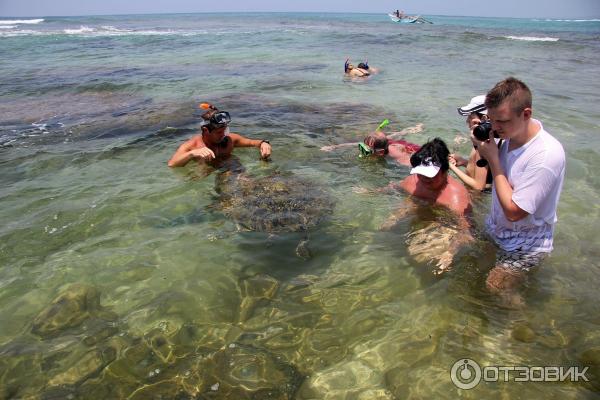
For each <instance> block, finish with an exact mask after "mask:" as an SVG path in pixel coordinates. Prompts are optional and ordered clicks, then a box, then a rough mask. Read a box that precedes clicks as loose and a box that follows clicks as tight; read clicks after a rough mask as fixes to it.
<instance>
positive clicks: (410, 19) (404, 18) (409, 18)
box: [388, 13, 433, 24]
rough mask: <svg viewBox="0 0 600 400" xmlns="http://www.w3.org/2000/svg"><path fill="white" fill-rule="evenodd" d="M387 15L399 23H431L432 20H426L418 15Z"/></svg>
mask: <svg viewBox="0 0 600 400" xmlns="http://www.w3.org/2000/svg"><path fill="white" fill-rule="evenodd" d="M388 16H389V17H390V19H391V20H392V21H394V22H399V23H401V24H433V22H431V21H428V20H426V19H425V18H423V17H421V16H420V15H400V16H398V15H396V14H395V13H393V14H392V13H389V14H388Z"/></svg>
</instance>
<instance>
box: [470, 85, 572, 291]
mask: <svg viewBox="0 0 600 400" xmlns="http://www.w3.org/2000/svg"><path fill="white" fill-rule="evenodd" d="M485 105H486V107H487V109H488V117H489V119H490V121H491V122H492V132H490V138H489V140H487V141H484V142H480V141H478V140H477V139H476V138H475V137H473V136H472V137H471V138H472V140H474V143H476V144H477V149H478V150H479V154H480V155H481V157H483V158H485V159H486V160H488V163H489V165H490V168H491V171H492V176H493V178H494V182H493V191H492V209H491V212H490V215H489V216H488V218H487V220H486V228H487V231H488V233H489V235H490V236H491V237H492V238H493V239H494V241H495V242H496V244H497V245H498V246H499V247H500V250H499V252H498V255H497V257H496V265H495V267H494V268H493V269H492V270H491V271H490V272H489V274H488V277H487V280H486V284H487V287H488V289H490V290H491V291H492V292H494V293H502V292H504V291H508V290H510V289H514V288H516V286H517V285H518V284H519V283H520V282H521V281H522V280H523V279H524V278H525V276H526V273H527V271H529V270H530V269H531V268H533V267H535V266H537V265H538V264H539V262H540V261H541V260H542V258H543V257H544V256H545V255H546V254H548V253H549V252H551V251H552V241H553V232H554V225H555V224H556V221H557V217H556V208H557V205H558V199H559V197H560V192H561V189H562V185H563V180H564V176H565V152H564V150H563V147H562V145H561V144H560V143H559V142H558V140H556V139H555V138H554V137H553V136H551V135H550V134H549V133H548V132H546V131H545V130H544V127H543V126H542V124H541V122H540V121H538V120H535V119H533V118H532V102H531V91H530V90H529V88H528V87H527V85H525V84H524V83H523V82H521V81H520V80H518V79H515V78H512V77H510V78H507V79H505V80H503V81H501V82H499V83H498V84H496V86H494V88H493V89H492V90H490V91H489V92H488V94H487V95H486V100H485ZM494 131H495V132H496V133H497V134H498V135H499V136H500V138H501V139H503V140H504V143H503V145H502V146H501V148H500V149H498V148H497V147H496V143H495V142H494V138H493V132H494Z"/></svg>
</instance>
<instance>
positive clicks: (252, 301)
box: [240, 274, 279, 322]
mask: <svg viewBox="0 0 600 400" xmlns="http://www.w3.org/2000/svg"><path fill="white" fill-rule="evenodd" d="M277 289H279V281H278V280H277V279H275V278H273V277H271V276H269V275H263V274H259V275H255V276H252V277H250V278H246V279H244V280H242V281H241V283H240V290H241V293H242V302H241V304H240V322H244V321H246V320H247V319H248V318H250V317H251V316H252V313H253V312H254V309H255V308H256V306H257V305H258V303H259V302H261V301H262V300H271V299H273V297H275V294H276V293H277Z"/></svg>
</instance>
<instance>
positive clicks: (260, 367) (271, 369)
mask: <svg viewBox="0 0 600 400" xmlns="http://www.w3.org/2000/svg"><path fill="white" fill-rule="evenodd" d="M200 369H201V370H204V371H205V372H206V373H205V374H204V376H205V387H204V388H203V392H204V395H205V396H206V397H207V398H208V396H209V395H210V394H212V395H213V396H215V397H216V398H223V399H263V398H264V399H266V398H268V399H282V400H283V399H293V398H294V394H295V393H296V391H297V389H298V387H299V386H300V384H301V383H302V380H303V377H302V375H301V374H300V373H299V372H298V371H297V370H296V368H295V367H294V366H292V365H290V364H288V363H286V362H284V361H283V360H281V359H280V358H279V357H277V356H275V355H274V354H271V353H269V352H267V351H265V350H261V349H258V348H255V347H252V346H247V345H240V344H230V345H229V346H227V347H226V348H225V349H223V350H221V351H218V352H217V353H215V354H214V355H213V356H212V357H211V358H210V359H208V360H206V362H205V363H203V365H201V366H200ZM202 398H204V397H202Z"/></svg>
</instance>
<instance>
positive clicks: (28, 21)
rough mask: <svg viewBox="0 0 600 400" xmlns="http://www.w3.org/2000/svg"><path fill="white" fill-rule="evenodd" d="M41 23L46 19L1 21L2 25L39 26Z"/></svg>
mask: <svg viewBox="0 0 600 400" xmlns="http://www.w3.org/2000/svg"><path fill="white" fill-rule="evenodd" d="M40 22H44V19H43V18H40V19H14V20H0V25H18V24H39V23H40Z"/></svg>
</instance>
